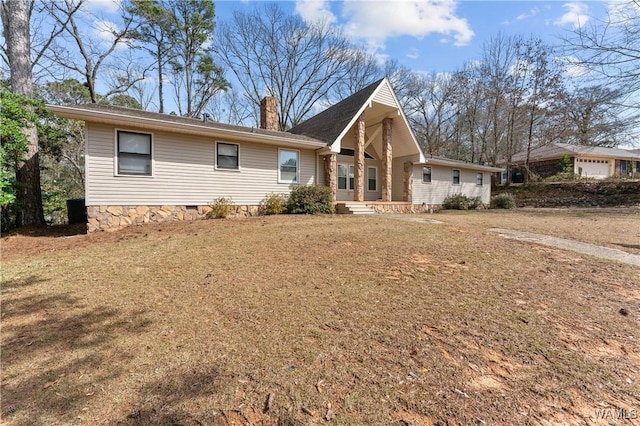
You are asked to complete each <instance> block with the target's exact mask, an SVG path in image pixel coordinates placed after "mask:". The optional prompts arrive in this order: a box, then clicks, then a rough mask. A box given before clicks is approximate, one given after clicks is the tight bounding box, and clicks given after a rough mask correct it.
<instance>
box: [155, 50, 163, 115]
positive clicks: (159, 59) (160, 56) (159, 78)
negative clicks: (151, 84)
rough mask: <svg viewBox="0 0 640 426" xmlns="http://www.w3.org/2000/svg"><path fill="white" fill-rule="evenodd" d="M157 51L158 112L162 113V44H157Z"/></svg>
mask: <svg viewBox="0 0 640 426" xmlns="http://www.w3.org/2000/svg"><path fill="white" fill-rule="evenodd" d="M157 47H158V51H157V54H156V58H157V59H158V103H159V104H160V105H159V107H160V110H159V111H158V112H159V113H161V114H163V113H164V83H163V81H162V78H163V73H164V72H163V69H162V61H164V55H163V54H162V45H160V44H158V46H157Z"/></svg>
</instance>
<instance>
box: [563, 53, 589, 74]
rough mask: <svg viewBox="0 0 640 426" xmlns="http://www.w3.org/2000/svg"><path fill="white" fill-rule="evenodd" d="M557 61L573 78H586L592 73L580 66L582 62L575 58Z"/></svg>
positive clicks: (564, 58)
mask: <svg viewBox="0 0 640 426" xmlns="http://www.w3.org/2000/svg"><path fill="white" fill-rule="evenodd" d="M557 60H558V62H559V63H560V64H561V65H562V66H563V68H564V71H565V72H566V73H567V75H568V76H569V77H571V78H579V77H584V76H586V75H588V74H590V73H591V71H590V70H589V69H588V68H587V67H585V66H583V65H581V64H580V60H579V59H578V58H576V57H575V56H564V57H560V58H557Z"/></svg>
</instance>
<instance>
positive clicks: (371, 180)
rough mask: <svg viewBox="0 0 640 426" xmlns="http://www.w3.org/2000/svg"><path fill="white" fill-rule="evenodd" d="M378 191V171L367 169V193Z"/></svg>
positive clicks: (373, 168) (372, 168)
mask: <svg viewBox="0 0 640 426" xmlns="http://www.w3.org/2000/svg"><path fill="white" fill-rule="evenodd" d="M377 190H378V169H376V168H375V167H367V191H377Z"/></svg>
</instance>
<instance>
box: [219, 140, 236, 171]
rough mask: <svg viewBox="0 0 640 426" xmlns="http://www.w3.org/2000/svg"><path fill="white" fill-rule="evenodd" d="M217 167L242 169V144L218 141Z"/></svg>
mask: <svg viewBox="0 0 640 426" xmlns="http://www.w3.org/2000/svg"><path fill="white" fill-rule="evenodd" d="M216 168H217V169H225V170H240V145H238V144H237V143H226V142H216Z"/></svg>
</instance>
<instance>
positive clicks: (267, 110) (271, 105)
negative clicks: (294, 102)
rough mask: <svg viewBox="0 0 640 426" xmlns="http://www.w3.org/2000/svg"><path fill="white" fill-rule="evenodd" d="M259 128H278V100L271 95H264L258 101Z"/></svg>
mask: <svg viewBox="0 0 640 426" xmlns="http://www.w3.org/2000/svg"><path fill="white" fill-rule="evenodd" d="M260 128H261V129H266V130H278V102H277V101H276V98H274V97H273V96H266V97H265V98H264V99H263V100H262V101H261V102H260Z"/></svg>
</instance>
